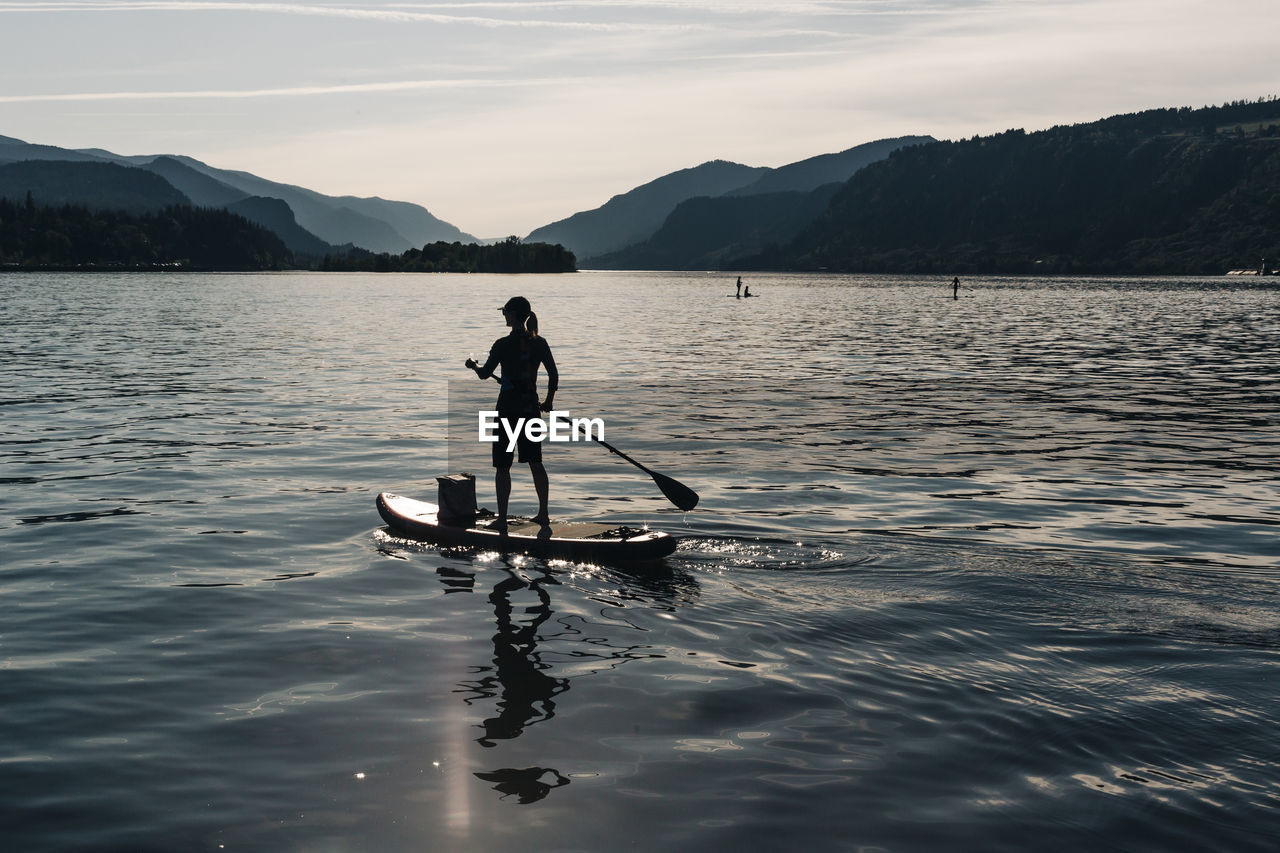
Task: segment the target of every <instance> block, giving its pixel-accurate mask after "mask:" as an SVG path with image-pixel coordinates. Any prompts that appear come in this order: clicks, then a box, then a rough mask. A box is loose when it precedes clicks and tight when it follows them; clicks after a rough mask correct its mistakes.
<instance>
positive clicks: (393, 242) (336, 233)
mask: <svg viewBox="0 0 1280 853" xmlns="http://www.w3.org/2000/svg"><path fill="white" fill-rule="evenodd" d="M173 159H175V160H177V161H178V162H180V163H182V164H184V165H186V166H188V167H190V168H192V169H194V170H196V171H198V172H201V173H203V174H204V175H206V176H208V177H211V178H214V179H216V180H218V181H219V182H221V183H223V184H226V185H227V186H230V187H234V188H235V189H238V190H240V191H242V192H244V193H245V194H246V195H255V196H265V197H267V198H278V199H283V200H284V201H286V202H288V204H289V207H291V208H293V212H294V214H295V215H296V216H297V218H298V224H299V225H301V226H302V227H303V228H305V229H307V230H308V231H310V232H311V233H313V234H315V235H316V236H317V237H319V238H320V239H322V240H325V241H327V242H330V243H335V244H343V243H354V244H355V245H357V246H360V247H361V248H364V249H368V250H370V251H374V252H402V251H404V250H406V249H409V248H412V247H414V246H418V247H421V246H423V245H425V244H426V243H432V242H435V241H437V240H445V241H453V240H458V241H462V242H475V238H474V237H472V236H470V235H469V234H465V233H464V232H462V231H460V230H459V229H458V228H456V227H454V226H453V225H450V224H449V223H448V222H444V221H443V220H440V219H437V218H436V217H435V216H432V215H431V213H430V212H429V211H427V210H426V209H425V208H422V207H420V206H418V205H416V204H410V203H408V202H397V201H387V200H386V199H381V198H356V197H354V196H327V195H323V194H321V193H318V192H316V191H314V190H309V189H306V188H304V187H298V186H293V185H291V184H281V183H277V182H275V181H269V180H266V179H265V178H260V177H258V176H257V175H253V174H250V173H249V172H238V171H232V170H229V169H216V168H214V167H212V166H209V165H207V164H205V163H201V162H200V161H199V160H196V159H193V158H191V157H174V158H173Z"/></svg>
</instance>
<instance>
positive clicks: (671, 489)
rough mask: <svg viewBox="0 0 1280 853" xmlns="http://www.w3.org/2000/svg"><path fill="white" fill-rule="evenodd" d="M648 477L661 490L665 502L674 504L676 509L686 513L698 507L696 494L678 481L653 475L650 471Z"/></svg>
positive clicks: (660, 475)
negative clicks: (665, 497) (665, 498)
mask: <svg viewBox="0 0 1280 853" xmlns="http://www.w3.org/2000/svg"><path fill="white" fill-rule="evenodd" d="M649 476H651V477H653V482H655V483H657V484H658V488H659V489H662V493H663V494H664V495H666V496H667V500H669V501H671V503H673V504H675V505H676V508H678V509H681V510H683V511H685V512H688V511H689V510H691V509H693V508H694V507H695V506H697V505H698V493H697V492H695V491H694V490H693V489H691V488H689V487H688V486H686V485H685V484H684V483H681V482H680V481H679V480H673V479H671V478H670V477H667V476H664V475H662V474H655V473H654V472H652V471H650V472H649Z"/></svg>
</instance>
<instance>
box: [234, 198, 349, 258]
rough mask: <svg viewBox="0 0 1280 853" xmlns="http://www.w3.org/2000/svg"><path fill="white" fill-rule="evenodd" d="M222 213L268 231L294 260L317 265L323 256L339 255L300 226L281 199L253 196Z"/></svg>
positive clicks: (236, 202) (334, 247)
mask: <svg viewBox="0 0 1280 853" xmlns="http://www.w3.org/2000/svg"><path fill="white" fill-rule="evenodd" d="M223 209H224V210H228V211H230V212H231V213H234V214H236V215H238V216H243V217H244V218H245V219H247V220H249V221H250V222H252V223H254V224H255V225H261V226H262V227H263V228H266V229H267V230H268V231H271V232H272V233H274V234H275V235H276V236H278V237H279V238H280V239H281V240H283V241H284V244H285V245H286V246H288V247H289V251H291V252H293V254H294V255H295V256H300V257H306V258H314V259H315V260H317V261H318V260H321V259H323V258H324V257H325V255H332V254H340V253H341V251H342V250H341V249H339V248H338V247H337V246H334V245H332V244H330V243H326V242H325V241H324V240H321V239H320V238H319V237H317V236H316V235H314V234H312V233H311V232H310V231H308V230H306V229H305V228H303V227H302V226H301V225H299V224H298V220H297V219H296V218H295V217H294V215H293V210H292V209H291V208H290V207H289V205H288V204H287V203H285V202H284V201H282V200H281V199H278V198H264V197H263V196H257V195H254V196H249V197H248V198H243V199H240V200H239V201H235V202H232V203H231V204H228V205H226V206H225V207H224V208H223Z"/></svg>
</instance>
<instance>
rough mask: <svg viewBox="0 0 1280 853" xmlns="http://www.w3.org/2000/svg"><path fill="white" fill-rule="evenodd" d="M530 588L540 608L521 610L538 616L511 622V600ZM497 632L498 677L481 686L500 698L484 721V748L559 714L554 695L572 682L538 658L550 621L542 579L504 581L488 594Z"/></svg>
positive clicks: (495, 664) (548, 598)
mask: <svg viewBox="0 0 1280 853" xmlns="http://www.w3.org/2000/svg"><path fill="white" fill-rule="evenodd" d="M522 590H529V591H530V592H532V593H533V594H534V595H536V596H537V597H538V603H537V604H536V605H531V606H527V607H524V608H522V609H521V612H522V613H524V614H531V615H532V616H533V617H534V618H533V620H532V621H530V622H527V623H521V622H517V621H516V620H515V619H513V618H512V615H513V613H514V611H515V607H514V606H513V605H512V602H511V596H512V594H514V593H518V592H521V591H522ZM489 603H490V604H492V605H493V612H494V615H495V616H496V617H497V619H498V633H496V634H494V635H493V675H492V676H489V677H487V678H483V679H481V680H480V681H479V683H478V685H477V686H478V688H479V690H480V691H481V692H483V693H488V694H489V695H493V694H494V693H497V694H498V715H497V716H496V717H490V718H489V719H487V720H485V721H484V723H483V727H484V736H483V737H481V738H479V739H478V741H477V742H478V743H479V744H480V745H481V746H493V745H494V741H495V740H513V739H514V738H518V737H519V736H520V735H521V733H522V732H523V731H524V728H525V726H531V725H533V724H534V723H537V722H541V721H542V720H549V719H551V718H552V717H554V716H555V711H556V703H555V697H556V696H557V695H558V694H560V693H563V692H564V691H566V690H568V689H569V680H568V679H567V678H554V677H552V676H550V675H547V674H546V672H545V671H544V670H547V669H549V668H550V667H549V665H548V664H544V663H543V662H542V661H541V659H540V658H539V657H538V629H539V628H540V627H542V623H543V622H546V621H547V620H548V619H550V618H551V596H549V595H547V591H546V590H544V589H543V588H542V586H541V584H540V583H539V582H538V581H530V582H528V583H526V582H525V581H523V580H521V579H520V578H517V577H515V576H512V577H509V578H507V579H505V580H503V581H501V582H500V583H499V584H498V585H497V586H495V587H494V588H493V592H492V593H490V595H489Z"/></svg>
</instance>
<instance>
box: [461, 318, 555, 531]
mask: <svg viewBox="0 0 1280 853" xmlns="http://www.w3.org/2000/svg"><path fill="white" fill-rule="evenodd" d="M501 310H502V316H503V318H504V319H505V320H506V323H507V325H508V326H510V327H511V333H510V334H508V335H507V336H506V337H505V338H498V339H497V340H496V341H494V342H493V347H492V348H490V350H489V358H488V359H487V360H486V361H485V363H484V366H483V367H481V366H480V365H478V364H476V362H475V360H474V359H470V358H469V359H467V361H466V365H467V367H469V368H471V369H472V370H474V371H475V372H476V375H477V376H479V377H480V378H481V379H488V378H489V377H490V376H492V375H493V372H494V370H495V369H496V368H498V367H499V366H501V367H502V390H500V391H499V392H498V404H497V406H496V407H495V408H496V409H497V410H498V417H499V419H501V420H503V421H507V422H508V423H510V424H511V425H512V426H513V427H514V425H515V424H516V422H517V421H519V420H520V419H521V418H537V417H540V415H539V410H541V411H543V412H550V411H551V407H552V401H553V400H554V399H555V396H556V388H557V387H558V386H559V384H560V373H559V371H557V370H556V361H555V359H554V358H552V356H551V347H550V346H549V345H548V344H547V341H546V338H543V337H540V336H539V335H538V315H537V314H534V313H533V309H532V308H531V307H530V305H529V300H528V299H525V298H524V297H523V296H513V297H511V298H510V299H508V300H507V304H506V305H503V306H502V309H501ZM539 365H541V366H542V367H545V368H546V370H547V398H546V399H545V400H543V401H542V402H541V403H539V402H538V366H539ZM518 448H519V451H520V461H521V462H526V463H528V465H529V472H530V473H531V474H532V475H533V488H534V490H535V491H536V492H537V493H538V514H537V515H536V516H534V518H533V521H535V522H537V523H538V524H541V525H542V526H544V527H546V526H547V525H549V524H550V523H551V519H550V516H549V515H548V514H547V493H548V492H549V491H550V487H549V485H548V480H547V469H546V468H544V467H543V466H542V443H541V442H538V441H532V440H530V439H529V438H528V437H527V435H526V434H525V431H524V430H521V431H520V437H519V440H518ZM514 455H515V454H514V453H513V452H512V451H509V450H507V444H506V442H503V441H497V442H494V444H493V467H494V487H495V490H496V492H497V498H498V517H497V519H496V520H495V522H494V525H493V526H494V529H497V530H500V531H502V532H503V533H506V530H507V503H508V501H509V500H510V498H511V463H512V461H513V457H514Z"/></svg>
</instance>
